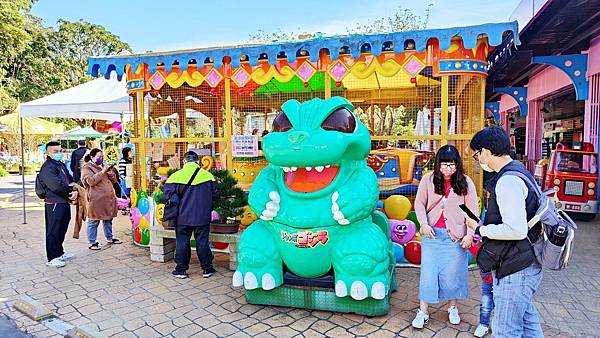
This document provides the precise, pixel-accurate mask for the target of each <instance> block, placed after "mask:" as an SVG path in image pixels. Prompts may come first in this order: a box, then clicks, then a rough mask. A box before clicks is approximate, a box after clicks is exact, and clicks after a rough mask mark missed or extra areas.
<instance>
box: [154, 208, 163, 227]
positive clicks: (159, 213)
mask: <svg viewBox="0 0 600 338" xmlns="http://www.w3.org/2000/svg"><path fill="white" fill-rule="evenodd" d="M164 215H165V205H164V204H158V205H157V206H156V210H155V211H154V217H155V218H156V222H158V224H160V225H162V224H163V222H162V218H163V216H164Z"/></svg>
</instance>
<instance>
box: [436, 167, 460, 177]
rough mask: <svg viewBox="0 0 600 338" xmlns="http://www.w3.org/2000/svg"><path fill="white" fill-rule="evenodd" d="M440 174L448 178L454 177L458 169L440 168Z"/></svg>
mask: <svg viewBox="0 0 600 338" xmlns="http://www.w3.org/2000/svg"><path fill="white" fill-rule="evenodd" d="M440 172H441V173H442V175H444V176H446V177H448V176H452V175H454V173H455V172H456V168H440Z"/></svg>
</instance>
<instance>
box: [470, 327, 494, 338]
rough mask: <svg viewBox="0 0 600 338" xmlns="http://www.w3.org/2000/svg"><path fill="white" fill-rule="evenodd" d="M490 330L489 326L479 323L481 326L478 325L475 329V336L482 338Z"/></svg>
mask: <svg viewBox="0 0 600 338" xmlns="http://www.w3.org/2000/svg"><path fill="white" fill-rule="evenodd" d="M489 330H490V329H489V328H488V327H487V326H485V325H481V324H479V326H477V328H476V329H475V333H474V334H475V337H479V338H481V337H483V336H485V335H486V334H487V333H488V331H489Z"/></svg>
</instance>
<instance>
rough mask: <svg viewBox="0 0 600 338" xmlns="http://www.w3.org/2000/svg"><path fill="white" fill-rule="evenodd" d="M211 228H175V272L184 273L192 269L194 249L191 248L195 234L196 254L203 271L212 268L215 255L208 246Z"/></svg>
mask: <svg viewBox="0 0 600 338" xmlns="http://www.w3.org/2000/svg"><path fill="white" fill-rule="evenodd" d="M209 231H210V226H208V225H205V226H197V227H196V226H195V227H189V226H185V225H179V224H178V225H176V226H175V243H176V244H175V245H176V246H175V263H177V266H176V267H175V271H177V272H184V271H187V270H188V269H189V267H190V258H191V256H192V248H191V247H190V239H191V238H192V233H194V239H195V240H196V254H197V255H198V260H200V265H201V266H202V270H208V269H209V268H212V267H213V265H212V261H213V254H212V251H211V250H210V246H209V244H208V233H209Z"/></svg>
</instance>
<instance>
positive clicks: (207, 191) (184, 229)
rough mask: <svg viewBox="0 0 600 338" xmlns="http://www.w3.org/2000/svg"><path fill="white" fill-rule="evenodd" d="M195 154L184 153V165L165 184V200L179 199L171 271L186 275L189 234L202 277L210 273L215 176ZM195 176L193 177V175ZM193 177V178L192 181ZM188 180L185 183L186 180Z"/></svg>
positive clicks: (177, 275) (184, 276) (208, 275)
mask: <svg viewBox="0 0 600 338" xmlns="http://www.w3.org/2000/svg"><path fill="white" fill-rule="evenodd" d="M198 160H199V159H198V154H196V153H195V152H192V151H188V152H187V153H186V154H185V156H184V159H183V161H184V163H185V164H184V165H183V168H182V169H180V170H178V171H176V172H175V173H173V174H172V175H171V176H169V178H168V179H167V182H166V183H165V196H164V198H165V201H168V200H170V199H171V198H172V197H173V196H174V195H177V198H178V199H179V201H180V202H179V211H178V215H177V220H176V222H175V223H176V224H175V237H176V242H177V247H176V250H175V262H176V263H177V266H176V267H175V270H174V271H173V272H172V273H173V276H175V277H177V278H187V277H188V273H187V270H188V268H189V264H190V257H191V255H192V253H191V248H190V239H191V236H192V233H194V238H195V239H196V253H197V254H198V259H199V260H200V264H201V266H202V276H203V277H204V278H208V277H210V276H212V274H213V273H214V272H215V269H214V267H213V265H212V261H213V254H212V251H211V250H210V246H209V244H208V234H209V230H210V219H211V212H212V210H213V195H214V194H215V192H216V190H215V178H214V176H213V175H212V174H211V173H210V172H208V171H206V170H204V169H202V168H201V167H200V165H199V164H198ZM194 175H195V176H194ZM192 177H193V180H192ZM190 180H191V183H190V184H189V185H188V183H189V182H190Z"/></svg>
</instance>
